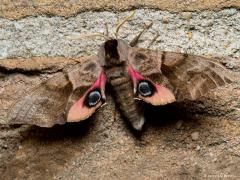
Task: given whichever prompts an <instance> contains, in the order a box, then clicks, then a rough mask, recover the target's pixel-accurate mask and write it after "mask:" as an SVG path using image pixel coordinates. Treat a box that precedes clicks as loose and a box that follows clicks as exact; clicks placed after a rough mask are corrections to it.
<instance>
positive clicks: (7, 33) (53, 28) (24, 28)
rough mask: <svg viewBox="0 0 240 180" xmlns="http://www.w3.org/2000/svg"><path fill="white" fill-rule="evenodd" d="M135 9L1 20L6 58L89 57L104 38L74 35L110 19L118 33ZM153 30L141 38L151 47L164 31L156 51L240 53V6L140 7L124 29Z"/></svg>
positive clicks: (0, 50) (98, 28) (131, 32)
mask: <svg viewBox="0 0 240 180" xmlns="http://www.w3.org/2000/svg"><path fill="white" fill-rule="evenodd" d="M129 14H130V12H120V13H114V12H85V13H80V14H78V15H77V16H74V17H70V18H63V17H57V16H54V17H48V16H37V17H27V18H23V19H20V20H17V21H16V20H7V19H0V59H4V58H9V57H31V56H83V55H86V54H95V53H96V52H97V50H98V46H99V45H100V44H101V43H102V42H103V41H104V39H103V38H100V37H95V38H82V39H78V40H72V39H69V38H68V37H69V36H70V37H73V36H76V35H86V34H90V33H95V32H104V31H105V26H104V22H107V23H108V25H109V30H110V32H111V34H112V36H113V34H114V30H115V27H116V24H117V23H118V22H119V20H121V19H123V17H125V16H127V15H129ZM151 21H152V22H153V26H152V28H151V29H150V30H149V31H148V32H147V33H146V34H144V36H143V37H142V38H141V40H142V41H141V43H140V44H139V46H140V47H146V46H147V44H148V43H149V42H150V41H151V39H152V38H153V37H154V36H155V34H156V33H157V32H158V33H159V35H160V37H159V38H158V39H157V41H156V42H155V43H154V44H153V45H152V47H151V48H152V49H162V50H168V51H179V52H186V53H191V54H200V55H217V56H233V57H239V56H240V10H237V9H234V8H232V9H225V10H221V11H218V12H214V11H202V12H179V13H170V12H167V11H156V10H148V9H139V10H137V11H136V14H135V16H134V17H133V19H132V20H131V21H130V22H129V23H126V24H125V25H124V26H123V27H122V28H121V29H120V37H121V38H123V39H125V40H126V41H130V40H131V39H132V38H133V37H134V36H135V35H136V34H137V33H138V32H139V31H140V30H141V29H142V27H143V26H144V23H149V22H151Z"/></svg>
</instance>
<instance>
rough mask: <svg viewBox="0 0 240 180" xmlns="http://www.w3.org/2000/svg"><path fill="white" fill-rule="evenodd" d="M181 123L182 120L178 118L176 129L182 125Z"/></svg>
mask: <svg viewBox="0 0 240 180" xmlns="http://www.w3.org/2000/svg"><path fill="white" fill-rule="evenodd" d="M182 124H183V121H182V120H179V121H178V122H177V123H176V129H180V128H181V127H182Z"/></svg>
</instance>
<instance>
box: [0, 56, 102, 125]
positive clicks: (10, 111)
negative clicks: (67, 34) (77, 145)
mask: <svg viewBox="0 0 240 180" xmlns="http://www.w3.org/2000/svg"><path fill="white" fill-rule="evenodd" d="M93 61H94V58H82V59H80V60H79V63H78V64H75V65H74V67H67V68H65V69H64V70H63V71H61V72H57V73H55V74H54V75H53V77H51V78H49V79H47V80H42V79H40V78H35V79H37V81H38V83H37V84H35V85H34V87H32V88H30V89H28V90H27V91H24V90H23V93H20V94H18V95H19V97H18V98H16V97H14V99H15V100H14V101H12V102H11V100H10V102H11V104H8V105H7V106H5V104H4V101H5V99H6V98H5V99H4V96H5V95H6V94H7V92H8V90H14V88H18V89H19V90H21V89H24V84H27V82H24V83H22V82H21V80H19V75H17V81H19V82H17V83H16V84H13V83H12V82H11V83H12V84H11V86H10V85H9V83H8V80H6V79H5V82H4V83H3V82H1V83H2V86H1V92H0V100H1V101H0V102H1V104H0V106H1V107H4V110H3V111H2V112H1V114H2V115H3V116H2V117H1V121H0V122H1V123H2V122H6V121H7V123H9V124H34V125H38V126H41V127H51V126H53V125H54V124H63V123H65V122H66V120H65V116H64V111H65V108H66V105H67V103H68V101H69V97H70V96H71V94H74V92H75V90H76V89H81V88H83V89H85V88H87V87H90V86H91V84H92V83H94V81H95V80H96V78H95V79H94V78H93V76H92V79H89V73H90V72H91V73H94V68H89V64H91V62H92V63H93V64H94V65H95V62H93ZM94 65H93V66H94ZM93 66H91V67H93ZM86 67H88V68H86ZM95 67H96V68H97V66H95ZM83 68H85V69H84V70H83ZM96 68H95V69H96ZM92 70H93V71H92ZM13 71H14V70H13ZM95 72H97V71H95ZM20 76H21V77H22V78H23V81H26V79H31V77H27V78H26V77H25V75H20ZM95 77H97V75H95ZM18 83H20V84H21V83H22V84H23V86H21V85H20V86H18ZM30 83H31V82H30ZM8 98H9V99H11V96H8ZM6 111H7V113H3V112H6Z"/></svg>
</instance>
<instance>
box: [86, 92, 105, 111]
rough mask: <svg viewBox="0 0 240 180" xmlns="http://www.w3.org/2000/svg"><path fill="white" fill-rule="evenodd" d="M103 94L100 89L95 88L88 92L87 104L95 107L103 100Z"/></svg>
mask: <svg viewBox="0 0 240 180" xmlns="http://www.w3.org/2000/svg"><path fill="white" fill-rule="evenodd" d="M101 98H102V96H101V94H100V92H99V91H98V90H93V91H92V92H90V93H89V94H88V97H87V105H88V106H89V107H94V106H96V105H97V104H98V102H99V101H100V100H101Z"/></svg>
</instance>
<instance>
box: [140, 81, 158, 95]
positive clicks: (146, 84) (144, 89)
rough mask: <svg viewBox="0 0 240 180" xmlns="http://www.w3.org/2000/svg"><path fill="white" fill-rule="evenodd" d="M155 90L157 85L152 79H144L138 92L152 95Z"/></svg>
mask: <svg viewBox="0 0 240 180" xmlns="http://www.w3.org/2000/svg"><path fill="white" fill-rule="evenodd" d="M154 90H155V87H154V85H153V84H152V83H151V82H150V81H147V80H143V81H140V82H139V84H138V92H139V93H140V94H141V95H142V96H144V97H149V96H152V95H153V94H154Z"/></svg>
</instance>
